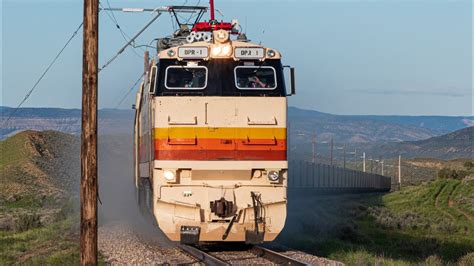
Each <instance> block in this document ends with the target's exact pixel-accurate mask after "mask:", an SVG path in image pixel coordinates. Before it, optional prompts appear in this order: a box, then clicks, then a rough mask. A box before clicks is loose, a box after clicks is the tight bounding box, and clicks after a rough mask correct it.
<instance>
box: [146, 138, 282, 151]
mask: <svg viewBox="0 0 474 266" xmlns="http://www.w3.org/2000/svg"><path fill="white" fill-rule="evenodd" d="M155 149H156V150H173V151H174V150H228V151H234V150H241V151H275V150H277V151H285V150H286V139H254V140H250V141H249V140H242V139H170V140H168V139H156V140H155Z"/></svg>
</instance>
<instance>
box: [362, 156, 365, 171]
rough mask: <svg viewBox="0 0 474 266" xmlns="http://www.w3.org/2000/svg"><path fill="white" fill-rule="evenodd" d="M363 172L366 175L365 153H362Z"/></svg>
mask: <svg viewBox="0 0 474 266" xmlns="http://www.w3.org/2000/svg"><path fill="white" fill-rule="evenodd" d="M362 159H363V161H362V171H363V172H364V173H365V152H363V153H362Z"/></svg>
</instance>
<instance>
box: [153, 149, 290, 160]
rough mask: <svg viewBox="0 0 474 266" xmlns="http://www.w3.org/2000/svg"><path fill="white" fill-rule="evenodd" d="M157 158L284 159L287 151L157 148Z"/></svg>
mask: <svg viewBox="0 0 474 266" xmlns="http://www.w3.org/2000/svg"><path fill="white" fill-rule="evenodd" d="M155 160H240V161H244V160H247V161H284V160H286V151H231V150H174V151H160V150H156V151H155Z"/></svg>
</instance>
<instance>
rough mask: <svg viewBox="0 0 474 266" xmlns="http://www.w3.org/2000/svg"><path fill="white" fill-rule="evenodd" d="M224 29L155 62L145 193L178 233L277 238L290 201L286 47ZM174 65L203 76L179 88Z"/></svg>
mask: <svg viewBox="0 0 474 266" xmlns="http://www.w3.org/2000/svg"><path fill="white" fill-rule="evenodd" d="M220 32H223V31H216V32H214V38H213V40H211V41H208V42H204V41H203V42H194V43H190V44H184V45H180V46H176V47H171V48H169V49H165V50H162V51H160V52H159V53H158V54H157V56H156V57H155V58H154V59H153V60H152V62H151V64H150V67H149V71H148V72H147V74H146V79H145V82H144V83H143V84H142V86H141V89H140V91H139V93H138V94H137V102H136V117H135V134H134V135H135V136H134V141H135V145H134V149H135V166H136V167H135V169H136V170H135V185H136V187H137V195H138V200H139V203H140V204H141V207H142V208H143V209H147V210H148V211H149V213H150V214H152V216H153V217H154V219H156V223H157V225H158V226H159V228H160V229H161V230H162V231H163V232H164V234H165V235H166V236H167V237H168V238H169V239H171V240H173V241H181V242H183V243H196V242H203V241H204V242H207V241H211V242H214V241H242V242H244V241H245V242H248V243H260V242H263V241H272V240H274V239H275V238H276V237H277V236H278V234H279V233H280V232H281V230H282V229H283V227H284V224H285V218H286V205H287V178H288V173H287V169H288V162H287V144H286V143H287V140H286V139H287V138H286V125H287V97H286V96H287V94H286V90H285V84H284V83H285V81H284V78H283V67H282V65H281V62H280V59H281V56H280V53H279V52H278V51H276V50H274V49H269V48H266V47H263V46H260V45H257V44H252V43H249V42H239V41H231V40H230V39H229V38H228V35H227V36H224V37H225V38H226V40H224V41H222V42H217V41H216V39H218V37H219V36H217V37H216V34H219V33H220ZM222 35H225V34H224V33H222ZM220 37H222V36H220ZM221 39H222V38H221ZM216 47H218V48H216ZM254 48H256V49H254ZM216 49H217V50H218V51H216ZM229 49H230V51H229ZM206 51H207V52H206ZM223 51H224V52H223ZM219 52H220V53H219ZM196 53H198V54H199V55H198V56H196V55H195V54H196ZM237 53H239V54H237ZM252 53H257V55H256V56H255V55H254V57H252ZM262 53H263V54H262ZM248 54H250V56H249V55H248ZM180 56H183V57H180ZM240 56H241V57H240ZM198 57H199V58H198ZM257 57H258V58H257ZM225 69H228V70H229V71H227V72H226V73H224V72H222V71H225ZM228 72H231V73H228ZM260 72H261V73H260ZM272 73H274V77H273V78H272V76H271V75H272ZM174 74H176V75H180V74H182V75H183V76H186V77H187V76H189V77H192V81H190V83H191V82H194V80H198V81H196V82H195V83H196V84H192V85H190V86H189V87H187V86H188V85H182V87H179V88H177V89H174V87H172V86H181V85H174V84H178V83H179V81H176V80H175V78H174V77H173V75H174ZM191 74H192V75H191ZM204 74H205V75H206V78H205V79H204V77H203V75H204ZM253 74H256V75H257V76H255V77H253V76H251V75H253ZM259 74H261V75H260V76H259V77H260V78H259V77H258V75H259ZM178 77H179V76H178ZM237 79H239V80H237ZM257 79H259V82H260V81H261V80H263V81H266V82H267V83H266V84H262V85H261V87H260V85H258V84H256V83H255V82H254V83H252V82H253V81H255V80H257ZM190 80H191V78H190ZM241 80H243V81H242V82H248V83H246V85H242V84H243V83H242V84H241V83H240V81H241ZM249 80H250V81H249ZM221 83H222V84H224V85H223V86H226V87H228V89H226V90H227V91H225V92H222V91H224V90H225V89H223V88H221V86H220V84H221ZM278 83H279V84H278ZM249 84H252V85H249ZM241 86H247V87H250V86H252V87H251V88H243V87H241ZM254 86H256V87H254ZM257 87H258V88H257ZM239 88H240V89H239ZM211 90H214V91H217V93H216V92H213V93H211V92H209V91H211ZM276 90H279V92H276ZM219 91H221V93H219ZM269 175H270V176H269Z"/></svg>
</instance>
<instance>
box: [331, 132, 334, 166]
mask: <svg viewBox="0 0 474 266" xmlns="http://www.w3.org/2000/svg"><path fill="white" fill-rule="evenodd" d="M333 152H334V141H333V138H332V137H331V166H332V159H333Z"/></svg>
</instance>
